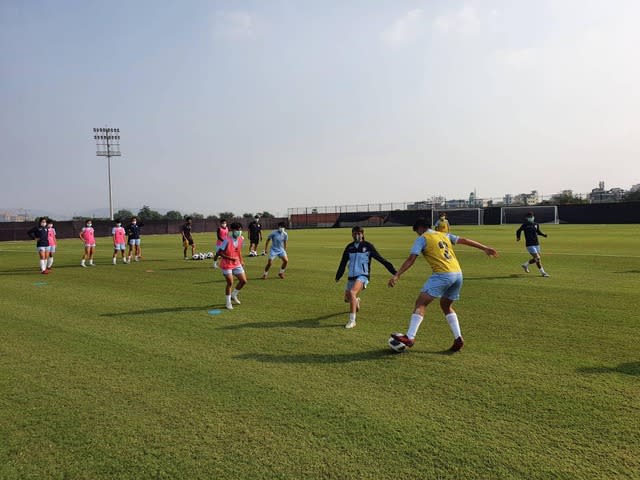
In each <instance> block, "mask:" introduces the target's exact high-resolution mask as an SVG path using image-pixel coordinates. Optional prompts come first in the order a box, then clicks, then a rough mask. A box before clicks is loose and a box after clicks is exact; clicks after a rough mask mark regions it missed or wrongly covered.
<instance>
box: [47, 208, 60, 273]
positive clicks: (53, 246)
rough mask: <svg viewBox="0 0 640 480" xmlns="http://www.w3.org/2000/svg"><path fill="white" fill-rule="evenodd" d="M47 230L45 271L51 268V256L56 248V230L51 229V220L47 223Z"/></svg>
mask: <svg viewBox="0 0 640 480" xmlns="http://www.w3.org/2000/svg"><path fill="white" fill-rule="evenodd" d="M47 230H48V233H49V258H47V269H48V270H51V267H53V254H54V253H56V246H57V245H58V243H57V241H56V229H55V228H53V220H51V219H50V220H49V222H48V223H47Z"/></svg>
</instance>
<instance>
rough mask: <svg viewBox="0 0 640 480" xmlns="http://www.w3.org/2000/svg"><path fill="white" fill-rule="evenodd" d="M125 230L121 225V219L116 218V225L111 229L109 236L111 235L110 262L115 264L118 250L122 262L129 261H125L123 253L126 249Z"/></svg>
mask: <svg viewBox="0 0 640 480" xmlns="http://www.w3.org/2000/svg"><path fill="white" fill-rule="evenodd" d="M126 235H127V232H126V230H125V229H124V227H123V226H122V221H121V220H120V219H117V220H116V226H115V227H113V228H112V229H111V236H112V237H113V259H112V260H111V263H113V264H114V265H115V264H116V261H117V257H118V252H121V255H122V263H129V262H128V261H127V257H126V255H125V253H126V252H125V250H126V249H127V242H126V239H125V237H126Z"/></svg>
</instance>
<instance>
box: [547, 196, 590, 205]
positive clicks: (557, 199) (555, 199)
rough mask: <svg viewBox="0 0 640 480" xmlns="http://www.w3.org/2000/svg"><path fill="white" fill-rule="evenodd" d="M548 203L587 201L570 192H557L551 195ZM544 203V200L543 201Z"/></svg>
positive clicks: (562, 203)
mask: <svg viewBox="0 0 640 480" xmlns="http://www.w3.org/2000/svg"><path fill="white" fill-rule="evenodd" d="M548 202H549V203H548V205H569V204H579V203H589V202H588V200H585V199H583V198H580V197H576V196H575V195H572V194H564V193H557V194H555V195H553V196H552V197H551V200H549V201H548ZM543 204H544V202H543Z"/></svg>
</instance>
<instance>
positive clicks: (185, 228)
mask: <svg viewBox="0 0 640 480" xmlns="http://www.w3.org/2000/svg"><path fill="white" fill-rule="evenodd" d="M192 225H193V220H191V217H187V218H185V222H184V225H182V229H181V230H180V235H181V237H182V247H183V248H184V259H185V260H188V259H189V257H187V249H188V248H189V245H191V257H193V256H194V255H195V254H196V244H195V242H194V241H193V237H192V236H191V226H192Z"/></svg>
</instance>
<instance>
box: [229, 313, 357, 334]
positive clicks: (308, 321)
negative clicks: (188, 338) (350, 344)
mask: <svg viewBox="0 0 640 480" xmlns="http://www.w3.org/2000/svg"><path fill="white" fill-rule="evenodd" d="M338 315H345V312H344V311H341V312H336V313H329V314H327V315H321V316H319V317H313V318H302V319H300V320H281V321H277V322H253V323H241V324H234V325H226V326H224V327H220V329H221V330H240V329H243V328H281V327H287V328H336V324H335V323H332V324H327V325H323V324H322V323H321V320H326V319H328V318H333V317H337V316H338Z"/></svg>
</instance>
